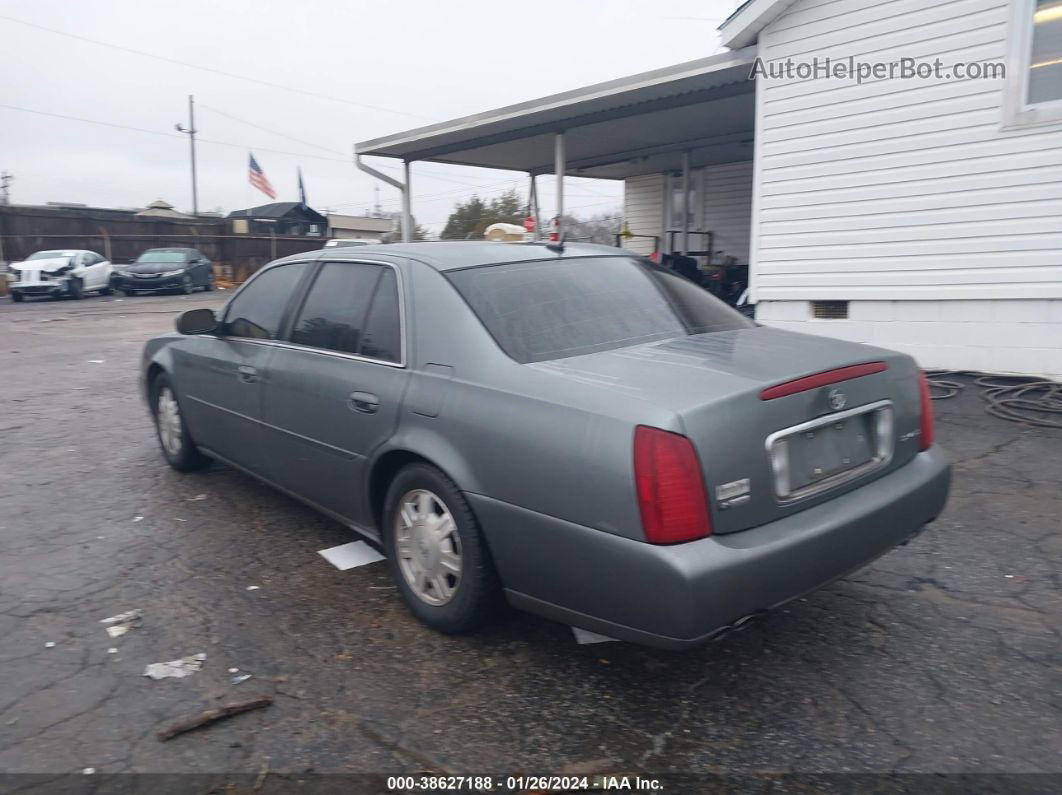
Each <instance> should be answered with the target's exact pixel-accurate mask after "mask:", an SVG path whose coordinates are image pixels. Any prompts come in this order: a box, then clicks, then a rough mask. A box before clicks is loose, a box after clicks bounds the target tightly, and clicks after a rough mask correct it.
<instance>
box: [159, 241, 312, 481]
mask: <svg viewBox="0 0 1062 795" xmlns="http://www.w3.org/2000/svg"><path fill="white" fill-rule="evenodd" d="M308 271H309V263H306V262H291V263H285V264H282V265H276V266H273V267H271V268H268V269H266V270H263V271H260V272H259V273H258V274H256V275H255V276H254V277H253V278H252V279H251V280H250V281H248V282H247V283H246V284H245V285H244V286H243V287H242V288H241V289H240V291H239V292H238V293H236V295H235V296H234V297H233V299H232V301H230V302H229V305H228V306H227V307H226V310H225V314H224V317H223V319H222V324H221V329H220V330H219V332H218V334H217V336H207V335H203V336H194V337H188V338H187V340H186V344H183V345H180V346H175V357H176V364H175V368H176V373H175V383H176V386H177V390H178V395H179V397H180V398H181V399H182V405H183V409H184V413H185V417H186V419H187V422H188V425H189V430H190V432H191V434H192V437H193V438H194V439H195V440H196V441H197V442H198V443H199V444H201V445H203V446H204V447H206V448H208V449H209V450H211V451H213V452H215V453H217V454H218V455H220V456H222V457H224V458H227V459H228V460H230V461H232V462H233V463H235V464H238V465H239V466H242V467H245V468H247V469H249V470H252V471H254V472H257V473H259V474H262V475H264V474H265V472H264V469H265V467H264V465H263V463H262V456H261V452H262V430H261V420H262V416H261V415H262V388H263V385H264V384H265V383H266V382H267V380H268V367H269V360H270V357H271V355H272V353H273V350H274V348H273V345H274V343H275V341H276V340H277V339H278V338H279V337H280V336H281V330H282V329H283V327H284V322H285V320H286V318H287V312H288V310H289V307H290V305H291V304H292V303H293V300H292V299H293V296H295V295H296V294H297V291H298V289H299V286H300V283H301V281H302V279H303V277H304V276H305V275H306V274H307V272H308Z"/></svg>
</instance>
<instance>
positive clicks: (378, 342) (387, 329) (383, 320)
mask: <svg viewBox="0 0 1062 795" xmlns="http://www.w3.org/2000/svg"><path fill="white" fill-rule="evenodd" d="M401 320H402V319H401V315H400V313H399V309H398V284H397V280H396V279H395V272H394V270H393V269H391V268H384V271H383V273H381V274H380V281H379V283H378V284H377V285H376V295H375V296H373V299H372V305H371V306H370V307H369V315H368V317H367V318H366V319H365V334H364V336H363V337H362V340H361V355H362V356H369V357H371V358H373V359H382V360H383V361H385V362H400V361H402V328H401Z"/></svg>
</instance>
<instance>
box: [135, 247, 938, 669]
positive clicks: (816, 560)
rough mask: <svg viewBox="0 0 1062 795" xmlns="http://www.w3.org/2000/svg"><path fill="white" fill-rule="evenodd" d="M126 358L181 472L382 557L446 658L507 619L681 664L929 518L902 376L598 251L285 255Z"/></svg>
mask: <svg viewBox="0 0 1062 795" xmlns="http://www.w3.org/2000/svg"><path fill="white" fill-rule="evenodd" d="M178 331H179V333H176V334H168V335H165V336H162V337H158V338H156V339H154V340H152V341H151V342H149V343H148V345H147V347H146V349H145V351H144V360H143V377H144V390H145V394H146V396H147V399H148V401H149V405H150V407H151V412H152V416H153V417H154V419H155V421H156V424H157V428H158V436H159V441H160V443H161V446H162V451H163V453H164V455H165V457H166V459H167V460H168V461H169V463H170V464H171V465H172V466H174V467H175V468H177V469H179V470H190V469H196V468H200V467H203V466H206V465H207V464H208V463H209V461H210V460H211V459H218V460H220V461H225V462H227V463H229V464H231V465H233V466H235V467H238V468H240V469H243V470H245V471H247V472H249V473H250V474H252V475H254V476H255V477H258V478H260V479H262V480H264V481H266V482H268V483H270V484H272V485H273V486H275V487H277V488H278V489H281V490H283V491H285V492H287V493H288V494H290V495H292V496H294V497H297V498H298V499H300V500H303V501H304V502H306V503H308V504H310V505H312V506H314V507H315V508H317V509H319V510H321V511H323V512H324V513H326V514H328V515H329V516H332V517H334V518H335V519H337V520H338V521H340V522H342V523H344V524H345V525H347V526H349V527H350V528H351V529H353V530H356V531H357V532H359V533H361V534H363V535H364V536H366V537H368V538H369V539H371V540H372V541H374V542H377V543H379V544H380V545H381V546H382V547H383V550H384V552H385V554H386V555H387V559H388V562H389V565H390V567H391V571H392V573H393V575H394V579H395V582H396V583H397V585H398V588H399V590H400V592H401V594H402V596H403V597H404V599H405V601H406V603H407V604H408V605H409V607H410V609H411V610H412V611H413V613H415V614H416V615H417V616H418V617H419V618H420V619H421V620H423V621H424V622H425V623H427V624H428V625H430V626H432V627H434V628H436V629H438V630H441V631H444V632H460V631H466V630H470V629H473V628H475V627H477V626H479V625H481V624H482V623H483V622H484V621H485V620H486V619H488V618H489V617H490V616H491V615H492V614H493V613H494V612H495V611H496V610H497V609H498V608H499V607H500V606H501V605H502V604H504V603H505V602H506V601H508V602H509V603H510V604H512V605H515V606H517V607H520V608H523V609H526V610H530V611H532V612H535V613H539V614H542V615H546V616H549V617H552V618H555V619H557V620H559V621H564V622H566V623H569V624H573V625H576V626H580V627H584V628H586V629H590V630H594V631H596V632H600V633H603V634H605V635H610V636H612V637H615V638H622V639H626V640H631V641H635V642H639V643H645V644H649V645H654V646H663V647H671V648H678V647H685V646H690V645H694V644H697V643H700V642H702V641H705V640H707V639H710V638H713V637H716V636H718V635H719V634H720V633H722V632H725V631H726V630H727V629H729V628H732V627H734V626H738V625H740V624H742V623H744V622H745V621H747V620H748V619H749V618H750V617H752V616H755V615H757V614H759V613H761V612H762V611H764V610H767V609H770V608H772V607H775V606H777V605H779V604H782V603H784V602H787V601H789V600H790V599H793V598H795V597H797V596H799V595H801V594H803V593H805V592H807V591H809V590H812V589H814V588H818V587H819V586H821V585H823V584H824V583H827V582H830V581H831V580H833V579H835V578H837V577H840V576H843V575H844V574H846V573H847V572H850V571H852V570H854V569H858V568H860V567H861V566H864V565H866V564H867V563H868V562H870V561H872V560H874V559H875V558H876V557H878V556H879V555H882V554H883V553H885V552H887V551H889V550H890V549H892V548H893V547H895V546H896V545H898V544H901V543H904V542H905V541H907V540H908V539H910V538H911V537H913V536H914V535H916V534H917V533H918V532H920V531H921V530H922V528H923V527H924V526H925V525H926V523H928V522H930V521H932V520H933V519H934V518H935V517H936V516H937V515H938V514H939V513H940V511H941V509H942V508H943V507H944V502H945V499H946V496H947V491H948V483H949V466H948V464H947V461H946V457H945V455H944V453H943V452H942V451H941V450H940V449H939V447H938V446H936V445H934V444H933V422H932V416H931V409H930V403H929V396H928V393H927V389H926V384H925V380H924V378H923V377H922V376H921V373H920V371H919V370H918V367H917V366H916V364H915V362H914V360H913V359H911V357H909V356H906V355H903V354H900V353H895V352H893V351H887V350H882V349H880V348H873V347H870V346H867V345H861V344H856V343H849V342H842V341H838V340H834V339H827V338H825V337H818V336H809V335H804V334H795V333H791V332H786V331H780V330H776V329H771V328H766V327H762V326H757V325H756V324H755V323H754V322H753V321H751V320H749V319H748V318H745V317H743V316H742V315H740V314H739V313H738V312H736V311H734V310H732V309H730V308H729V307H727V306H726V305H725V304H723V303H722V302H721V301H719V300H717V299H715V298H713V297H712V296H711V295H710V294H708V293H707V292H705V291H704V290H702V289H700V288H699V287H697V286H695V285H694V284H692V283H691V282H689V281H687V280H686V279H684V278H682V277H681V276H678V275H676V274H675V273H673V272H671V271H668V270H664V269H661V268H659V267H657V266H655V265H653V264H652V263H650V262H648V261H647V260H644V259H640V258H638V257H636V256H635V255H633V254H630V253H627V252H624V251H622V250H619V249H613V248H605V247H601V246H590V245H567V246H564V247H563V249H560V248H558V247H549V246H545V245H540V244H527V245H513V244H505V243H418V244H412V245H381V246H361V247H358V248H357V249H330V250H323V251H313V252H308V253H306V254H300V255H296V256H293V257H288V258H287V259H282V260H279V261H277V262H274V263H272V264H270V265H268V266H266V267H265V268H263V269H261V270H260V271H258V272H257V273H256V274H255V275H254V277H253V278H251V279H250V280H249V281H248V282H247V283H246V284H245V285H244V286H243V287H242V288H241V289H240V290H239V291H238V292H237V293H236V294H235V295H234V296H233V297H232V299H231V300H230V301H229V302H228V304H227V305H226V307H225V309H224V310H223V311H222V312H221V314H220V315H219V316H215V314H214V313H213V312H212V311H210V310H207V309H199V310H193V311H191V312H186V313H185V314H184V315H182V316H181V318H180V319H179V321H178Z"/></svg>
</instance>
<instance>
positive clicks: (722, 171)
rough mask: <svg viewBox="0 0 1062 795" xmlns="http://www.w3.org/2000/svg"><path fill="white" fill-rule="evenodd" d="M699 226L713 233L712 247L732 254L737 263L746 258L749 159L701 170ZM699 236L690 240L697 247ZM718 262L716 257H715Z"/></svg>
mask: <svg viewBox="0 0 1062 795" xmlns="http://www.w3.org/2000/svg"><path fill="white" fill-rule="evenodd" d="M701 179H702V180H703V181H702V182H701V197H702V198H701V203H702V206H703V208H704V213H703V218H704V222H703V226H702V227H701V228H702V229H704V230H706V231H711V232H714V233H715V242H714V244H713V247H714V250H715V251H717V252H722V256H730V257H736V258H737V261H738V264H740V265H745V264H747V263H748V261H749V226H750V224H751V221H752V161H751V160H749V161H746V162H744V163H727V164H725V165H721V166H708V167H707V168H704V169H703V170H702V176H701ZM700 245H701V237H700V236H697V237H695V238H693V239H692V240H691V241H690V246H691V248H692V247H699V246H700ZM715 261H716V262H718V261H719V257H718V256H717V257H716V258H715Z"/></svg>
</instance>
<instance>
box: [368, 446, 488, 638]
mask: <svg viewBox="0 0 1062 795" xmlns="http://www.w3.org/2000/svg"><path fill="white" fill-rule="evenodd" d="M384 506H385V507H384V519H383V528H382V530H383V532H382V536H383V542H384V549H385V552H386V555H387V565H388V567H389V568H390V570H391V576H392V577H393V578H394V581H395V584H396V585H397V586H398V591H399V593H401V594H402V598H403V599H404V600H405V602H406V605H407V606H408V607H409V609H410V611H411V612H412V613H413V615H415V616H416V617H417V618H419V619H420V620H421V621H423V622H424V623H425V624H427V625H428V626H429V627H431V628H432V629H434V630H437V631H439V632H445V633H447V634H453V633H459V632H470V631H472V630H475V629H478V628H480V627H482V626H483V625H484V624H485V623H487V622H488V621H489V620H490V619H491V618H493V617H494V616H495V615H497V613H498V612H499V610H500V609H501V608H502V607H503V606H504V604H505V602H504V598H503V596H502V590H501V583H500V581H499V579H498V574H497V572H496V570H495V568H494V561H493V560H492V559H491V556H490V550H489V549H488V548H487V543H486V541H485V540H484V538H483V534H482V533H481V532H480V529H479V524H478V523H477V522H476V517H475V515H474V514H473V513H472V509H471V508H470V507H469V505H468V502H467V500H465V497H464V495H463V494H461V492H460V491H459V490H458V489H457V486H455V485H454V483H453V481H451V480H450V479H449V478H448V477H447V476H446V475H445V474H443V473H442V472H441V471H440V470H438V469H436V468H435V467H433V466H431V465H429V464H420V463H418V464H410V465H408V466H406V467H404V468H403V469H401V470H400V471H399V472H398V474H397V475H396V476H395V478H394V480H393V481H392V482H391V486H390V488H389V489H388V491H387V498H386V500H385V503H384ZM403 509H405V511H403ZM455 565H456V567H457V570H456V571H455V570H454V566H455ZM418 572H420V574H421V575H422V576H421V577H418V576H417V573H418Z"/></svg>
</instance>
